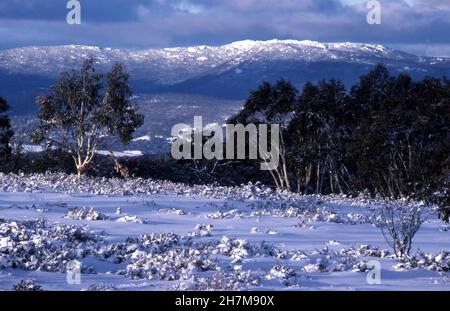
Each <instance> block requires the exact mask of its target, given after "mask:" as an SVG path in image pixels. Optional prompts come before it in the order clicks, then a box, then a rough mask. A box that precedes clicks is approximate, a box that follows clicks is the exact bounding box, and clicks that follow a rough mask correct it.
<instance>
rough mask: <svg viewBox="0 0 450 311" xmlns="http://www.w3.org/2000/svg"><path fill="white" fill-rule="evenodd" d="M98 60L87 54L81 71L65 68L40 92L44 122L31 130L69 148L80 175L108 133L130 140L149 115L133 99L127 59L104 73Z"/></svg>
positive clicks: (37, 137)
mask: <svg viewBox="0 0 450 311" xmlns="http://www.w3.org/2000/svg"><path fill="white" fill-rule="evenodd" d="M93 64H94V61H93V60H92V59H87V60H86V61H85V62H84V64H83V66H82V68H81V70H80V71H73V72H71V73H63V74H61V76H60V77H59V79H58V81H57V82H56V84H55V85H53V86H52V87H51V89H50V92H49V93H48V94H45V95H41V96H38V98H37V104H38V106H39V115H38V119H39V125H38V127H37V128H36V130H35V131H33V133H32V135H31V136H32V139H33V141H34V142H36V143H40V144H43V143H45V147H46V148H59V149H62V150H64V151H66V152H67V153H68V154H69V155H70V156H71V157H72V159H73V161H74V163H75V167H76V170H77V175H78V177H80V176H81V175H82V174H83V173H85V172H86V170H87V169H88V167H89V165H90V164H91V163H92V161H93V159H94V156H95V154H96V152H97V150H98V147H99V146H100V144H101V143H102V142H103V141H104V139H105V138H106V137H111V136H115V137H118V138H119V139H120V140H121V142H122V143H124V144H125V143H127V142H129V141H130V140H131V139H132V138H133V133H134V131H135V130H136V129H137V128H138V127H140V126H141V125H142V124H143V119H144V118H143V116H142V115H141V114H139V112H138V109H137V107H136V106H134V105H132V104H131V103H130V98H131V96H132V91H131V89H130V86H129V84H128V74H127V73H126V72H125V71H124V67H123V65H122V64H120V63H117V64H115V65H114V66H113V68H112V70H111V71H110V72H109V73H107V74H106V75H103V74H100V73H97V72H96V71H95V69H94V67H93Z"/></svg>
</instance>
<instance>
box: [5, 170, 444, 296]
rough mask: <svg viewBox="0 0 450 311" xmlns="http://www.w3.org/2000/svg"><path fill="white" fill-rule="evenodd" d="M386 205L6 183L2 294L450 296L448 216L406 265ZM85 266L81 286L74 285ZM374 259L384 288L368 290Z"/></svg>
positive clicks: (240, 192) (70, 180)
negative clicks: (377, 218) (379, 223)
mask: <svg viewBox="0 0 450 311" xmlns="http://www.w3.org/2000/svg"><path fill="white" fill-rule="evenodd" d="M383 204H386V202H385V201H384V200H382V199H371V198H366V197H364V196H360V197H357V198H348V197H345V196H300V195H296V194H291V193H287V192H279V191H273V190H271V189H269V188H266V187H264V186H262V185H259V184H248V185H242V186H241V187H234V188H227V187H214V186H192V187H190V186H186V185H182V184H175V183H170V182H162V181H154V180H143V179H131V180H120V179H101V178H99V179H94V178H83V179H81V180H77V179H76V177H75V176H69V175H62V174H45V175H31V176H25V175H2V174H0V290H2V289H3V290H10V289H12V288H13V286H16V287H17V288H36V289H39V288H40V287H42V289H43V290H81V289H84V290H224V289H229V290H263V289H264V290H266V289H270V290H448V289H450V286H449V284H450V283H449V277H448V275H447V271H448V270H449V269H450V255H449V250H450V240H449V239H448V231H447V230H445V226H443V225H442V222H441V221H440V220H439V219H438V218H437V215H435V214H434V213H433V215H432V216H431V217H430V218H429V219H428V220H427V221H426V222H425V224H424V225H423V226H422V228H421V230H420V231H419V233H418V234H417V236H416V237H415V239H414V243H413V255H414V257H413V259H412V260H410V261H407V262H401V261H400V260H398V259H396V258H395V256H393V255H392V250H390V249H389V247H388V245H387V244H386V242H385V240H384V238H383V236H382V234H381V232H380V229H379V228H377V227H376V226H374V225H373V224H372V221H371V219H372V218H373V216H374V215H375V214H376V211H377V209H379V208H380V206H381V205H383ZM390 204H396V205H399V206H401V205H405V204H420V202H417V203H414V202H413V203H406V202H405V201H395V202H390ZM74 259H75V260H78V261H80V262H81V264H82V274H81V284H79V285H77V284H75V285H70V284H68V283H67V282H66V271H67V270H66V265H67V262H69V261H71V260H74ZM371 260H377V261H379V262H380V264H381V267H382V272H381V280H382V284H381V285H369V284H367V281H366V276H367V272H368V264H367V263H368V262H369V261H371Z"/></svg>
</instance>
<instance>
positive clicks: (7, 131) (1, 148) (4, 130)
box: [0, 97, 14, 169]
mask: <svg viewBox="0 0 450 311" xmlns="http://www.w3.org/2000/svg"><path fill="white" fill-rule="evenodd" d="M8 109H9V106H8V103H7V102H6V100H4V99H3V98H2V97H0V168H1V169H4V167H5V164H6V163H7V162H8V161H9V159H10V156H11V151H12V149H11V146H10V141H11V138H12V137H13V135H14V132H13V130H12V128H11V121H10V119H9V117H8V116H7V115H6V112H7V111H8Z"/></svg>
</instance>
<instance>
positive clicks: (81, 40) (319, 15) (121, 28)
mask: <svg viewBox="0 0 450 311" xmlns="http://www.w3.org/2000/svg"><path fill="white" fill-rule="evenodd" d="M78 1H79V2H80V4H81V24H80V25H69V24H67V22H66V15H67V13H68V12H69V10H68V9H67V8H66V4H67V2H68V0H1V1H0V49H8V48H16V47H23V46H35V45H64V44H83V45H95V46H100V47H113V48H121V49H147V48H162V47H175V46H191V45H221V44H226V43H230V42H233V41H239V40H247V39H252V40H270V39H297V40H315V41H321V42H343V41H345V42H348V41H350V42H364V43H377V44H383V45H387V46H390V47H393V48H398V49H401V50H404V51H407V52H412V53H414V54H417V55H424V56H448V57H450V0H380V2H381V24H380V25H369V24H368V23H367V19H366V16H367V13H368V12H369V9H368V8H367V1H363V0H78Z"/></svg>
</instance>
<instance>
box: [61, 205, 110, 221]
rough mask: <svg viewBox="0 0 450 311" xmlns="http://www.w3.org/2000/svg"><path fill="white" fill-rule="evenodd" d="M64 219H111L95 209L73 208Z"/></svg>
mask: <svg viewBox="0 0 450 311" xmlns="http://www.w3.org/2000/svg"><path fill="white" fill-rule="evenodd" d="M64 218H68V219H73V220H107V219H109V217H108V216H107V215H104V214H102V213H100V212H97V211H96V210H95V209H94V208H92V207H91V208H86V207H83V208H77V207H75V208H71V209H69V210H68V211H67V212H66V214H65V215H64Z"/></svg>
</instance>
